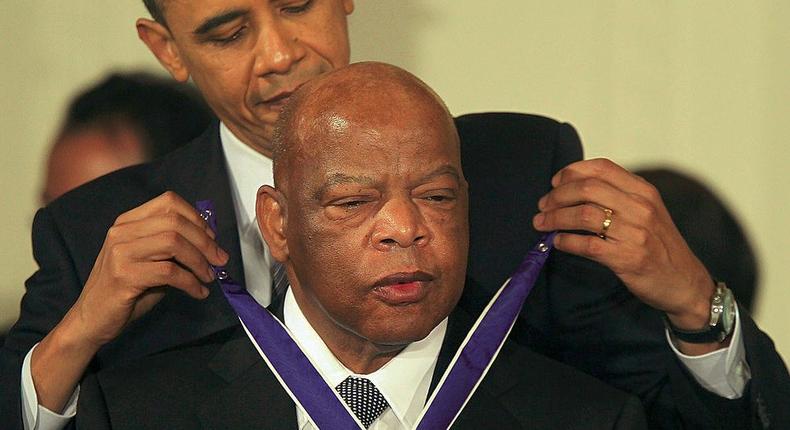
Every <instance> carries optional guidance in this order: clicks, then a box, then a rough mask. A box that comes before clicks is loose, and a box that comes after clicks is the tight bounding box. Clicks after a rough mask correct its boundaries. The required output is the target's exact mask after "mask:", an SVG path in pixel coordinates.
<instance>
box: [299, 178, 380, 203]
mask: <svg viewBox="0 0 790 430" xmlns="http://www.w3.org/2000/svg"><path fill="white" fill-rule="evenodd" d="M373 182H374V180H373V178H371V177H369V176H351V175H346V174H345V173H332V174H331V175H329V177H328V178H327V179H326V182H324V184H323V185H321V188H319V189H318V190H317V191H316V192H315V194H314V195H313V197H314V198H315V199H317V200H319V199H321V197H322V196H323V195H324V193H326V191H327V190H328V189H329V188H330V187H333V186H335V185H340V184H360V185H370V184H372V183H373Z"/></svg>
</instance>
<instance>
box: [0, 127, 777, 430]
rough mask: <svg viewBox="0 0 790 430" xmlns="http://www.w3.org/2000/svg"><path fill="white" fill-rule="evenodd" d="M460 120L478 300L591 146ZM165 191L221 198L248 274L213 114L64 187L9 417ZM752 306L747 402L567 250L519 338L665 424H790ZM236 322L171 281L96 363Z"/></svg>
mask: <svg viewBox="0 0 790 430" xmlns="http://www.w3.org/2000/svg"><path fill="white" fill-rule="evenodd" d="M456 124H457V126H458V130H459V134H460V136H461V142H462V143H461V145H462V146H461V152H462V163H463V168H464V173H465V176H466V178H467V180H468V182H469V184H470V188H469V193H470V233H471V237H470V253H469V255H470V265H469V269H468V275H469V277H470V278H473V279H474V280H475V281H477V283H479V284H480V285H481V286H480V287H475V288H467V289H466V290H465V293H464V297H463V298H462V306H464V307H465V308H466V309H468V310H470V311H472V312H474V311H475V310H477V309H479V308H480V307H482V305H483V304H484V303H485V302H487V300H488V298H490V294H491V293H492V292H493V291H494V290H495V289H496V288H498V287H499V286H500V285H501V284H502V282H503V281H504V280H505V278H506V277H507V276H509V275H510V273H511V272H512V271H513V270H514V269H515V267H516V266H517V265H518V263H519V262H520V261H521V259H522V258H523V256H524V254H525V252H526V250H527V249H529V247H530V246H531V245H532V244H533V243H534V241H535V240H537V238H538V234H537V233H536V232H535V231H534V230H533V229H532V224H531V218H532V215H534V213H536V211H537V201H538V199H539V198H540V197H541V196H542V195H543V194H545V193H547V192H548V191H549V189H550V187H551V185H550V178H551V176H552V174H553V173H554V172H556V171H557V170H559V169H560V168H561V167H563V166H565V165H566V164H568V163H570V162H573V161H576V160H578V159H580V158H581V155H582V154H581V144H580V142H579V139H578V136H577V135H576V132H575V131H574V130H573V128H572V127H570V126H569V125H567V124H560V123H557V122H556V121H553V120H551V119H548V118H543V117H537V116H529V115H517V114H479V115H467V116H462V117H460V118H457V120H456ZM166 190H172V191H175V192H176V193H178V194H179V195H180V196H182V197H183V198H184V199H185V200H186V201H188V202H194V201H197V200H203V199H211V200H214V202H215V204H216V209H217V219H218V221H219V232H218V236H219V244H220V246H221V247H222V248H223V249H225V250H227V251H228V252H229V254H230V255H231V258H230V262H229V264H228V269H229V272H230V274H231V276H232V277H233V278H234V279H238V280H240V281H243V280H244V274H243V270H242V266H241V254H240V250H239V239H238V233H237V228H236V221H235V215H234V206H233V202H232V200H231V192H230V186H229V182H228V175H227V171H226V167H225V160H224V156H223V153H222V149H221V146H220V143H219V134H218V128H217V126H216V125H215V126H213V127H211V128H210V129H209V130H208V131H207V132H206V133H205V134H204V135H203V136H201V137H200V138H198V139H197V140H196V141H195V142H193V143H192V144H190V145H187V146H186V147H184V148H182V149H181V150H179V151H177V152H175V153H173V154H171V155H169V156H167V157H165V158H164V159H162V160H160V161H157V162H154V163H151V164H147V165H143V166H138V167H132V168H129V169H125V170H122V171H120V172H117V173H113V174H111V175H108V176H105V177H103V178H101V179H99V180H97V181H94V182H92V183H89V184H87V185H86V186H83V187H81V188H78V189H77V190H75V191H74V192H72V193H69V194H67V195H65V196H64V197H63V198H61V199H59V200H56V201H55V202H53V203H52V204H51V205H50V206H48V207H47V208H44V209H42V210H41V211H40V212H39V213H38V214H37V215H36V221H35V225H34V230H33V247H34V253H35V257H36V259H37V261H38V263H39V267H40V269H39V271H37V272H36V273H35V274H34V275H33V276H32V277H31V278H30V279H29V280H28V282H27V289H28V292H27V293H26V295H25V297H24V298H23V302H22V313H21V316H20V320H19V322H18V323H17V324H16V325H15V326H14V328H13V329H12V331H11V333H10V335H9V338H8V340H7V342H6V345H5V347H4V348H3V351H2V357H1V359H2V373H0V376H1V377H2V383H1V384H0V387H2V404H0V414H1V415H2V416H0V427H2V428H9V429H14V428H21V418H20V395H19V373H20V369H21V362H22V359H23V358H24V356H25V354H26V353H27V352H28V350H29V349H30V348H31V347H32V346H33V345H34V344H35V343H36V342H38V341H40V340H41V339H42V338H43V336H44V335H45V334H46V333H47V332H49V331H50V330H51V329H52V328H53V327H54V326H55V325H56V324H57V323H58V321H60V319H61V318H62V317H63V315H64V314H65V312H66V311H67V310H68V309H69V308H70V307H71V305H72V304H73V303H74V301H75V300H76V299H77V297H78V296H79V294H80V291H81V289H82V286H83V285H84V283H85V281H86V279H87V277H88V275H89V273H90V271H91V268H92V266H93V263H94V261H95V259H96V256H97V255H98V253H99V250H100V249H101V246H102V243H103V242H104V237H105V235H106V233H107V230H108V228H109V227H110V226H111V225H112V224H113V222H114V221H115V219H116V217H117V216H118V215H120V214H121V213H123V212H125V211H128V210H130V209H132V208H134V207H136V206H139V205H140V204H142V203H144V202H146V201H148V200H150V199H151V198H153V197H155V196H157V195H159V194H161V193H162V192H164V191H166ZM741 317H742V323H743V327H742V329H743V331H744V339H745V342H746V349H747V356H748V358H749V362H750V364H751V367H752V374H753V379H752V382H751V384H750V389H749V393H748V396H747V398H746V401H741V402H738V401H735V402H727V401H721V400H720V399H719V398H717V397H715V396H710V395H707V394H708V393H706V392H704V390H702V389H701V388H700V387H698V386H697V384H696V383H695V382H694V381H693V379H692V378H691V377H689V376H688V375H686V373H685V370H684V369H683V368H682V365H681V364H680V363H678V362H677V360H676V359H675V357H674V356H673V355H672V352H671V350H670V349H669V346H668V345H667V342H666V339H665V338H664V333H663V329H662V326H661V324H662V323H661V320H660V314H659V313H658V312H657V311H654V310H653V309H651V308H649V307H647V306H645V305H642V304H641V303H639V302H638V301H637V300H636V299H634V297H633V296H631V295H630V293H628V292H627V291H626V289H625V287H624V286H623V285H622V284H621V283H620V282H619V281H618V279H617V278H616V277H615V276H614V275H613V274H612V273H611V272H610V271H609V270H607V269H604V268H603V267H602V266H600V265H598V264H595V263H592V262H590V261H588V260H584V259H581V258H577V257H573V256H569V255H567V254H562V253H555V255H554V256H553V257H552V258H551V259H550V261H549V264H548V266H547V267H546V269H545V270H544V274H543V276H542V277H541V279H540V281H539V284H538V286H537V287H536V288H535V290H533V293H532V295H531V296H530V298H529V299H528V302H527V304H526V306H525V309H524V312H523V313H522V318H521V319H520V321H519V323H518V327H516V330H515V331H514V335H513V338H514V339H515V340H516V341H518V342H519V343H523V344H526V345H528V346H529V347H531V348H532V349H535V350H537V351H538V352H541V353H545V354H547V355H549V356H551V357H553V358H556V359H558V360H560V361H563V362H566V363H569V364H571V365H573V366H574V367H577V368H579V369H582V370H584V371H586V372H588V373H591V374H593V375H595V376H598V377H600V378H602V379H604V380H605V381H607V382H609V383H611V384H613V385H615V386H617V387H619V388H622V389H624V390H626V391H629V392H632V393H635V394H638V395H639V396H640V397H641V399H642V400H643V402H645V405H646V409H647V413H648V420H649V421H650V423H651V425H652V426H654V428H678V427H679V426H681V425H685V426H686V427H687V428H718V427H721V428H725V427H726V426H727V425H729V426H730V428H742V426H741V423H742V422H743V420H747V421H748V420H754V422H755V423H760V424H761V423H762V422H763V421H764V420H760V419H758V418H757V417H758V412H759V413H760V415H759V416H760V417H762V418H767V419H769V420H770V422H771V423H772V424H773V426H774V427H771V428H782V426H786V428H790V411H788V410H787V408H783V407H782V406H783V405H784V403H785V402H786V399H787V398H790V388H788V387H790V377H788V376H787V370H786V368H785V367H784V364H783V363H782V361H781V359H780V358H779V356H778V354H777V353H776V351H775V350H774V348H773V344H772V343H771V341H770V339H768V338H767V336H765V335H764V334H762V333H761V332H760V331H759V330H758V329H757V328H756V326H755V325H754V323H753V322H752V321H751V319H750V318H749V317H748V315H747V314H746V312H743V311H742V312H741ZM236 324H238V320H237V318H236V317H235V315H234V314H233V313H232V311H231V309H230V307H229V306H228V304H227V302H226V301H225V299H224V298H223V297H222V293H221V292H220V291H219V290H218V289H216V288H213V289H212V292H211V294H210V296H209V297H208V298H207V299H206V300H204V301H196V300H194V299H191V298H189V297H187V296H185V295H183V294H181V293H180V292H178V291H176V290H169V291H168V294H167V295H166V296H165V297H164V299H163V300H162V301H161V302H160V303H159V304H158V305H157V306H156V307H154V309H153V310H152V311H151V312H149V313H148V314H146V315H145V316H143V317H142V318H140V319H139V320H137V321H135V322H134V323H132V324H130V326H129V327H127V328H126V329H125V330H124V332H123V333H122V334H121V335H120V336H119V337H118V338H117V339H116V340H114V341H113V342H111V343H109V344H108V345H106V346H105V347H104V348H102V350H101V351H100V352H99V353H98V354H97V356H96V359H95V361H94V363H93V368H94V369H100V368H108V367H111V366H115V365H118V364H120V363H123V362H128V361H130V360H133V359H136V358H140V357H143V356H146V355H149V354H152V353H155V352H159V351H163V350H165V349H168V348H172V347H174V346H177V345H180V344H184V343H187V342H191V341H195V340H196V339H199V338H203V337H205V336H208V335H210V334H212V333H217V332H220V331H222V330H224V329H227V328H228V327H231V326H234V325H236ZM728 412H733V415H734V416H729V415H727V413H728ZM737 419H740V420H741V421H738V420H737ZM714 423H715V424H714ZM738 426H741V427H738ZM755 428H761V427H755Z"/></svg>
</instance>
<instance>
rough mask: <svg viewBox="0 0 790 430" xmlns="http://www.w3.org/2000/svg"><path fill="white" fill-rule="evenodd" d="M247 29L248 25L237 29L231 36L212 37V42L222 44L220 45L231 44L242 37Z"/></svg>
mask: <svg viewBox="0 0 790 430" xmlns="http://www.w3.org/2000/svg"><path fill="white" fill-rule="evenodd" d="M246 29H247V27H241V28H240V29H238V30H236V31H235V32H234V33H233V34H231V35H230V36H228V37H215V38H213V39H211V42H213V43H215V44H217V45H220V46H224V45H228V44H231V43H233V42H235V41H237V40H239V39H240V38H241V36H243V35H244V33H245V31H246Z"/></svg>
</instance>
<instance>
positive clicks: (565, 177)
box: [551, 158, 658, 198]
mask: <svg viewBox="0 0 790 430" xmlns="http://www.w3.org/2000/svg"><path fill="white" fill-rule="evenodd" d="M588 178H597V179H599V180H601V181H604V182H607V183H609V184H610V185H612V186H615V187H616V188H618V189H620V190H621V191H623V192H625V193H633V194H638V195H642V196H644V197H646V198H650V197H657V196H658V192H657V191H656V190H655V188H654V187H653V186H652V185H650V183H648V182H647V181H645V180H644V179H642V178H641V177H639V176H637V175H634V174H633V173H631V172H629V171H628V170H626V169H624V168H622V167H620V166H619V165H617V164H615V163H614V162H612V161H610V160H607V159H605V158H596V159H592V160H583V161H577V162H575V163H572V164H569V165H568V166H566V167H564V168H563V169H561V170H560V171H559V172H557V173H556V174H555V175H554V177H553V178H551V185H552V186H554V187H559V186H560V185H563V184H567V183H571V182H575V181H580V180H584V179H588Z"/></svg>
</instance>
